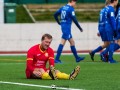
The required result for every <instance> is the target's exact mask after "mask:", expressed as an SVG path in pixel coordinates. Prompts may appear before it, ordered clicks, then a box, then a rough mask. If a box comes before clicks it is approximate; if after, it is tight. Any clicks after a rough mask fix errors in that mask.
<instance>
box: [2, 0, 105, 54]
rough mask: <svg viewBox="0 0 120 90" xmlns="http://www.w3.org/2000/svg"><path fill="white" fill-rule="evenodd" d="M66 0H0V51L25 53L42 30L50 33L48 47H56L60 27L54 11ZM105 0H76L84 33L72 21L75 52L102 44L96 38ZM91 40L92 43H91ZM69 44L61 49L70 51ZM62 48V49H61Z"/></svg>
mask: <svg viewBox="0 0 120 90" xmlns="http://www.w3.org/2000/svg"><path fill="white" fill-rule="evenodd" d="M67 2H68V0H1V1H0V28H1V30H0V41H1V42H0V53H1V54H2V53H26V52H27V50H28V49H29V48H30V47H31V46H32V45H35V44H37V43H40V38H41V36H42V34H44V33H50V34H51V35H52V36H53V42H52V44H51V47H54V51H56V50H57V47H58V44H59V42H60V39H61V28H60V26H59V25H58V24H57V23H56V22H55V19H54V17H53V14H54V13H55V11H56V10H57V9H59V8H60V7H61V6H63V5H65V4H67ZM103 7H104V0H97V1H96V0H78V2H77V5H76V6H75V12H76V17H77V19H78V21H79V23H80V25H81V26H82V28H83V30H84V32H83V33H81V32H80V31H79V30H78V28H77V27H76V26H75V25H74V24H72V33H73V38H74V39H75V43H76V48H77V51H78V52H88V51H89V50H91V49H93V48H94V47H97V46H98V45H99V44H101V43H102V42H101V40H100V37H97V35H96V34H97V32H98V27H97V26H98V23H97V22H98V18H99V11H100V9H101V8H103ZM93 43H94V44H93ZM69 50H70V48H69V43H67V44H66V45H65V48H64V51H65V52H66V51H67V52H70V51H69ZM64 51H63V52H64Z"/></svg>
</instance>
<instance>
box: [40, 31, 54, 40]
mask: <svg viewBox="0 0 120 90" xmlns="http://www.w3.org/2000/svg"><path fill="white" fill-rule="evenodd" d="M45 37H47V38H48V39H52V35H50V34H48V33H46V34H44V35H43V36H42V38H41V41H43V40H44V39H45Z"/></svg>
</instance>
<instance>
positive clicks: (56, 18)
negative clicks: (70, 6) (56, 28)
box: [54, 9, 60, 25]
mask: <svg viewBox="0 0 120 90" xmlns="http://www.w3.org/2000/svg"><path fill="white" fill-rule="evenodd" d="M59 15H60V9H59V10H58V11H56V12H55V13H54V18H55V20H56V21H57V23H58V24H59V25H60V21H59V18H58V16H59Z"/></svg>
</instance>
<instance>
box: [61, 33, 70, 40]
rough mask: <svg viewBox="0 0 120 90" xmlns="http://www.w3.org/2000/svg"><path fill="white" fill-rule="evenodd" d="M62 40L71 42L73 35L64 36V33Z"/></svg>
mask: <svg viewBox="0 0 120 90" xmlns="http://www.w3.org/2000/svg"><path fill="white" fill-rule="evenodd" d="M62 38H63V39H65V40H70V39H71V38H72V35H71V33H70V34H64V33H63V35H62Z"/></svg>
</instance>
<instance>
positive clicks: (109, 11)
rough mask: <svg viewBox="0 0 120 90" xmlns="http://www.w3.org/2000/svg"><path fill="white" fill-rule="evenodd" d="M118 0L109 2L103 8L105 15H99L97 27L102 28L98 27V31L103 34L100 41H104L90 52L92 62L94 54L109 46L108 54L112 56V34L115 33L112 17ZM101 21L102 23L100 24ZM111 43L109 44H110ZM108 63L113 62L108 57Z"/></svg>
mask: <svg viewBox="0 0 120 90" xmlns="http://www.w3.org/2000/svg"><path fill="white" fill-rule="evenodd" d="M117 3H118V0H110V4H109V5H108V6H106V7H105V13H104V14H103V16H102V14H101V15H100V20H99V25H100V23H102V24H103V25H104V27H99V31H101V30H102V31H103V30H104V33H103V32H102V33H100V34H101V38H102V41H104V45H102V46H99V47H98V48H96V49H95V50H92V51H91V52H90V53H89V54H90V56H91V59H92V60H93V61H94V54H95V53H96V52H99V51H101V50H102V49H104V48H106V47H107V46H109V45H110V48H109V53H110V55H111V54H112V51H111V50H112V48H113V44H112V42H113V36H114V33H116V20H115V15H114V7H115V6H116V5H117ZM101 21H102V22H101ZM110 43H111V44H110ZM109 62H110V63H112V62H114V60H113V59H112V58H110V57H109Z"/></svg>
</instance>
